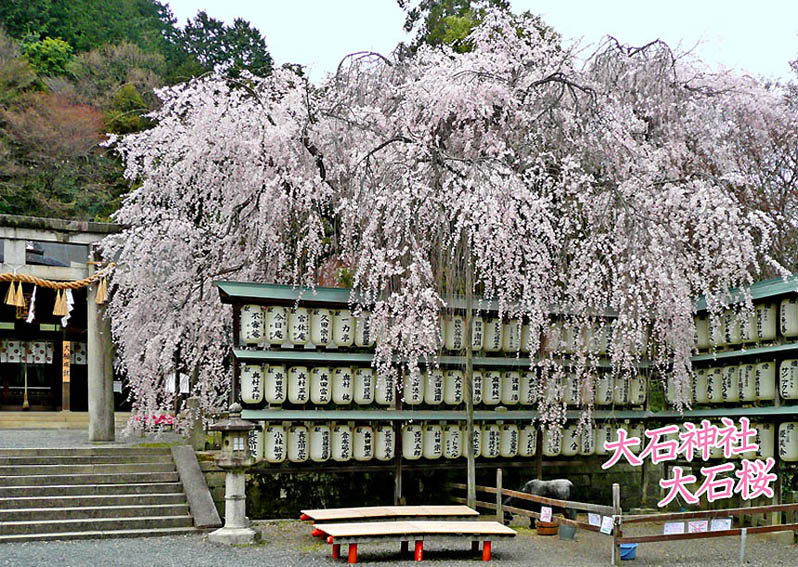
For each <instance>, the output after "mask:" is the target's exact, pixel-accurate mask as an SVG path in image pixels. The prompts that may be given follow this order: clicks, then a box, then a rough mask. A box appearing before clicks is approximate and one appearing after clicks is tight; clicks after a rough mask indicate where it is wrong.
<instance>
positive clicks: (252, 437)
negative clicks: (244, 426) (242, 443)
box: [247, 422, 263, 461]
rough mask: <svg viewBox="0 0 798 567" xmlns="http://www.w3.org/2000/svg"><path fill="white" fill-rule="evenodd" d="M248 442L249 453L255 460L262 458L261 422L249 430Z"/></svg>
mask: <svg viewBox="0 0 798 567" xmlns="http://www.w3.org/2000/svg"><path fill="white" fill-rule="evenodd" d="M247 442H248V443H249V454H250V455H252V458H253V459H255V460H256V461H262V460H263V422H260V423H258V424H257V426H256V427H255V429H253V430H252V431H250V432H249V437H248V438H247Z"/></svg>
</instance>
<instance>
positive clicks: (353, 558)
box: [349, 543, 357, 565]
mask: <svg viewBox="0 0 798 567" xmlns="http://www.w3.org/2000/svg"><path fill="white" fill-rule="evenodd" d="M355 563H357V544H356V543H350V544H349V564H350V565H354V564H355Z"/></svg>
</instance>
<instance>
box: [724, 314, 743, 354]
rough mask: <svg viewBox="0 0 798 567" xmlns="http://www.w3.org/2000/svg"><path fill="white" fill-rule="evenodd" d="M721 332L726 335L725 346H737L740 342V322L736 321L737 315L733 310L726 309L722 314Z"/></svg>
mask: <svg viewBox="0 0 798 567" xmlns="http://www.w3.org/2000/svg"><path fill="white" fill-rule="evenodd" d="M723 332H724V333H725V334H726V336H725V337H724V343H725V344H727V345H739V344H740V343H741V342H742V340H741V338H740V322H739V321H738V320H737V314H736V313H735V312H734V310H733V309H726V310H725V311H724V312H723Z"/></svg>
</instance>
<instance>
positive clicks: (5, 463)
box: [0, 454, 172, 467]
mask: <svg viewBox="0 0 798 567" xmlns="http://www.w3.org/2000/svg"><path fill="white" fill-rule="evenodd" d="M171 462H172V456H171V455H160V454H156V455H59V456H54V455H53V456H45V457H35V456H34V457H0V467H11V466H19V465H114V464H122V463H171Z"/></svg>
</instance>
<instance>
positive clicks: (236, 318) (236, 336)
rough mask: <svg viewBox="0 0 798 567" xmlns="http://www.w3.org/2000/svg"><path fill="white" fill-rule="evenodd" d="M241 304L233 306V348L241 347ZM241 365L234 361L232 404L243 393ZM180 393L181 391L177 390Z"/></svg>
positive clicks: (231, 391) (231, 386) (231, 388)
mask: <svg viewBox="0 0 798 567" xmlns="http://www.w3.org/2000/svg"><path fill="white" fill-rule="evenodd" d="M240 329H241V304H240V303H234V304H233V348H238V347H239V346H240V345H241V332H240ZM240 384H241V365H240V364H238V362H236V361H235V360H234V361H233V381H232V383H231V384H230V404H231V405H232V404H234V403H236V402H237V401H238V392H240V391H241V388H240ZM177 391H178V392H179V391H180V390H177Z"/></svg>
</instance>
